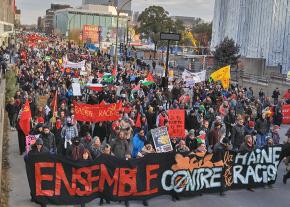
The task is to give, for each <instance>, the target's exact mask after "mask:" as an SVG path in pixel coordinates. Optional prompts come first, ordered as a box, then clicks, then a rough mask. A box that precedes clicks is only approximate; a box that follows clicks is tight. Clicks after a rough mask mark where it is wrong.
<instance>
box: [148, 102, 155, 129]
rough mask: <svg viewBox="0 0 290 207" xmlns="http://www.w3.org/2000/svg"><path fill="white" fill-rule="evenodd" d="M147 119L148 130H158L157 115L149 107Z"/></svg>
mask: <svg viewBox="0 0 290 207" xmlns="http://www.w3.org/2000/svg"><path fill="white" fill-rule="evenodd" d="M146 118H147V124H148V130H151V129H154V128H156V118H157V114H156V113H155V112H154V108H153V107H151V106H150V107H149V108H148V110H147V113H146Z"/></svg>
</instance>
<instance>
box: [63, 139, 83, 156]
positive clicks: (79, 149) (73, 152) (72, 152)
mask: <svg viewBox="0 0 290 207" xmlns="http://www.w3.org/2000/svg"><path fill="white" fill-rule="evenodd" d="M84 150H85V147H84V145H83V144H82V143H81V139H80V138H79V137H75V138H73V140H72V145H70V147H69V149H68V150H67V151H66V156H67V158H68V159H72V160H74V161H80V160H82V159H83V152H84Z"/></svg>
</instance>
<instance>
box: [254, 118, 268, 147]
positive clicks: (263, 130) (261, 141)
mask: <svg viewBox="0 0 290 207" xmlns="http://www.w3.org/2000/svg"><path fill="white" fill-rule="evenodd" d="M255 128H256V130H257V138H256V140H257V147H263V146H264V145H265V144H266V136H267V134H268V133H269V130H270V123H269V121H268V120H267V119H266V115H265V114H262V116H261V118H260V119H258V120H257V123H256V127H255Z"/></svg>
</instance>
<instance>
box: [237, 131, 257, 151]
mask: <svg viewBox="0 0 290 207" xmlns="http://www.w3.org/2000/svg"><path fill="white" fill-rule="evenodd" d="M254 149H255V142H254V139H253V137H252V136H251V135H246V136H245V139H244V141H243V143H242V144H241V146H240V148H239V151H241V152H251V151H253V150H254Z"/></svg>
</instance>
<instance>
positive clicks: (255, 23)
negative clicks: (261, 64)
mask: <svg viewBox="0 0 290 207" xmlns="http://www.w3.org/2000/svg"><path fill="white" fill-rule="evenodd" d="M289 17H290V0H255V1H253V0H216V1H215V8H214V19H213V31H212V42H211V47H212V49H214V48H215V47H216V46H217V45H218V44H219V43H220V42H221V41H222V40H223V39H224V38H225V37H229V38H232V39H234V40H235V42H236V43H237V44H238V45H239V46H240V53H241V55H242V56H244V57H249V58H265V59H266V65H267V66H276V67H277V68H280V67H281V66H282V72H283V73H287V71H288V70H289V69H290V18H289Z"/></svg>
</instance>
